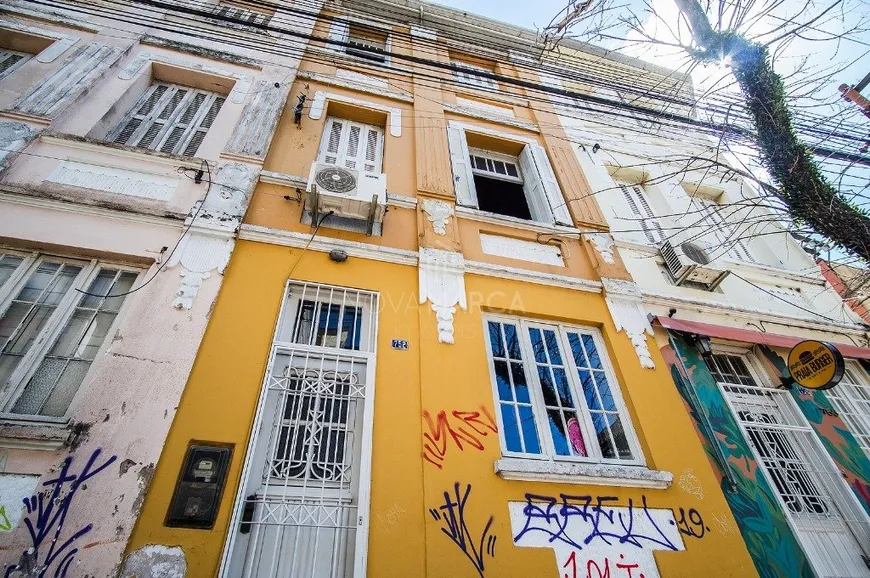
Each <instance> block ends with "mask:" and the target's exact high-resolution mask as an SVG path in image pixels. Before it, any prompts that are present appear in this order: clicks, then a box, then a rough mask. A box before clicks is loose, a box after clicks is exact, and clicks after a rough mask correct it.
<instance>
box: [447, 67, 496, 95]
mask: <svg viewBox="0 0 870 578" xmlns="http://www.w3.org/2000/svg"><path fill="white" fill-rule="evenodd" d="M452 64H453V78H454V79H455V80H456V81H457V82H459V83H460V84H461V85H463V86H469V85H470V86H473V87H475V88H482V89H484V90H498V83H497V82H496V81H495V79H493V78H489V77H486V76H480V75H479V74H475V72H486V73H488V74H493V71H492V70H489V69H487V68H484V67H483V66H476V65H474V64H470V63H468V62H463V61H461V60H454V61H453V62H452ZM466 71H468V72H466Z"/></svg>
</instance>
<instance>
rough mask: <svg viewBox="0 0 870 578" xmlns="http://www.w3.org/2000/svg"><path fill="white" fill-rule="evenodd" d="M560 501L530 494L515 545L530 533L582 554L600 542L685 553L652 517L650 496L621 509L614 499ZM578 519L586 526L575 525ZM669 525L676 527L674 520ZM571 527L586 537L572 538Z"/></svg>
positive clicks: (610, 497)
mask: <svg viewBox="0 0 870 578" xmlns="http://www.w3.org/2000/svg"><path fill="white" fill-rule="evenodd" d="M560 498H561V500H560V499H559V498H555V497H552V496H537V495H535V494H526V504H525V507H524V508H523V514H524V515H525V517H526V521H525V525H524V526H523V528H522V529H521V530H520V532H519V533H518V534H517V535H516V536H515V537H514V542H518V541H519V540H520V539H522V537H523V536H525V535H526V534H528V533H530V532H542V533H544V534H545V535H547V536H548V541H549V542H554V541H556V540H558V541H561V542H564V543H566V544H568V545H569V546H572V547H574V548H577V549H578V550H582V549H583V547H584V546H586V545H588V544H589V543H590V542H592V541H593V540H596V539H597V540H602V541H603V542H604V543H605V544H607V545H612V544H616V543H618V544H630V545H632V546H637V547H638V548H643V547H645V546H654V547H657V548H658V549H667V550H682V548H681V547H680V546H681V545H680V544H677V543H675V542H674V540H672V539H671V538H670V537H668V535H667V534H666V533H665V532H664V531H663V530H662V529H661V528H660V527H659V524H660V521H659V520H656V517H654V516H652V515H651V514H650V511H649V509H648V508H647V503H646V496H642V497H641V505H640V506H635V505H634V501H633V500H632V499H631V498H629V499H628V506H626V507H619V508H616V507H615V505H613V506H610V505H608V504H612V503H613V502H616V501H618V498H616V497H612V496H569V495H566V494H560ZM574 519H577V521H578V522H582V524H580V525H579V526H578V525H573V524H572V523H571V522H572V520H574ZM669 522H670V524H671V525H674V522H673V521H672V520H670V521H669ZM569 527H574V528H576V527H580V528H583V529H584V530H583V531H584V534H583V535H577V534H575V535H572V533H571V532H570V531H569Z"/></svg>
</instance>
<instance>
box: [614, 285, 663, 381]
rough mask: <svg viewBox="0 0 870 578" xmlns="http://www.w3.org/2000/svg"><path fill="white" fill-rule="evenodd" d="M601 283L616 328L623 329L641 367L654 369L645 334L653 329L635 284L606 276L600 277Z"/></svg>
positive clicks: (651, 332)
mask: <svg viewBox="0 0 870 578" xmlns="http://www.w3.org/2000/svg"><path fill="white" fill-rule="evenodd" d="M601 283H602V284H603V285H604V295H605V301H606V302H607V308H608V309H609V310H610V316H611V317H612V318H613V324H614V325H615V326H616V330H617V331H625V334H626V335H627V336H628V338H629V339H630V340H631V344H632V345H633V346H634V351H635V353H637V357H638V359H639V360H640V365H641V367H645V368H647V369H655V363H654V362H653V360H652V355H651V354H650V350H649V346H648V345H647V342H646V336H647V335H653V330H652V327H651V326H650V324H649V320H648V319H647V316H646V311H645V310H644V308H643V301H642V300H641V293H640V289H639V288H638V286H637V284H636V283H634V282H633V281H625V280H622V279H608V278H606V277H605V278H602V279H601Z"/></svg>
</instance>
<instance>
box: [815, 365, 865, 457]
mask: <svg viewBox="0 0 870 578" xmlns="http://www.w3.org/2000/svg"><path fill="white" fill-rule="evenodd" d="M861 392H863V393H861ZM825 397H827V398H828V400H829V401H830V402H831V405H833V406H834V410H835V411H836V412H837V413H838V414H839V415H840V418H841V419H842V420H843V422H844V423H845V424H846V427H848V428H849V431H850V432H852V435H853V436H854V437H855V441H857V442H858V446H859V447H860V448H861V449H862V450H864V453H865V454H866V455H867V458H868V459H870V377H868V375H867V372H866V371H865V370H864V368H863V367H862V366H861V364H860V363H858V362H857V361H854V360H851V359H848V360H846V372H845V374H844V375H843V379H842V380H841V381H840V383H839V384H838V385H837V386H836V387H833V388H831V389H829V390H828V391H826V392H825ZM862 432H864V433H862Z"/></svg>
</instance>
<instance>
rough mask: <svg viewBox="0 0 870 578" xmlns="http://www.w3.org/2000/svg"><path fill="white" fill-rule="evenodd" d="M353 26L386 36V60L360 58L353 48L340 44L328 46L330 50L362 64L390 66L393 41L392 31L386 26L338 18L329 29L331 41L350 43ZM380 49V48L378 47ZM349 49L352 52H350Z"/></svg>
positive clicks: (368, 57)
mask: <svg viewBox="0 0 870 578" xmlns="http://www.w3.org/2000/svg"><path fill="white" fill-rule="evenodd" d="M351 26H365V27H368V28H372V29H375V30H378V31H380V32H382V33H384V34H385V35H386V41H385V42H384V48H383V51H384V52H383V55H384V59H383V60H379V59H377V58H372V57H370V56H359V55H358V54H354V53H353V48H351V47H349V46H343V45H338V44H330V45H328V46H327V48H328V49H329V50H332V51H334V52H339V53H341V54H344V55H345V56H347V57H348V58H352V59H354V60H359V61H360V62H369V63H371V62H379V63H382V64H384V65H385V66H389V65H390V50H391V45H392V41H393V35H392V29H391V28H389V27H385V26H380V25H378V24H374V23H372V22H368V21H364V20H360V19H357V18H336V19H334V20H333V21H332V24H331V25H330V27H329V39H330V40H333V41H336V42H344V43H350V36H351V35H350V28H351ZM377 48H380V47H377ZM348 49H350V50H351V52H348Z"/></svg>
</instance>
